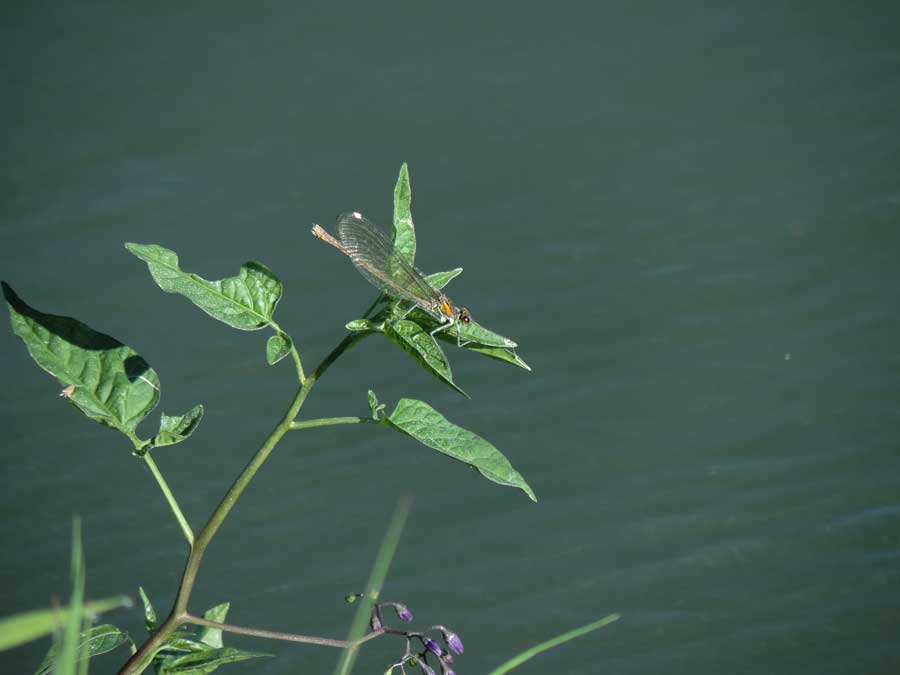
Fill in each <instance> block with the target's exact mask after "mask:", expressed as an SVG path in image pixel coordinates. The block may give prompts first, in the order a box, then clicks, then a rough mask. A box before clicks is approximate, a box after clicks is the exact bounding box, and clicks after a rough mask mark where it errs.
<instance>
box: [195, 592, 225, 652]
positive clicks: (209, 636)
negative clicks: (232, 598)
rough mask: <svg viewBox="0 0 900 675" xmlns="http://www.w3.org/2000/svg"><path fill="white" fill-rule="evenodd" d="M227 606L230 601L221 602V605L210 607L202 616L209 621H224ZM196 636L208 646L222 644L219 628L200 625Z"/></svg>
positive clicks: (216, 646) (217, 646)
mask: <svg viewBox="0 0 900 675" xmlns="http://www.w3.org/2000/svg"><path fill="white" fill-rule="evenodd" d="M229 607H231V603H230V602H223V603H222V604H221V605H216V606H215V607H211V608H210V609H208V610H206V611H205V612H204V613H203V618H204V619H208V620H209V621H215V622H217V623H225V618H226V617H227V616H228V608H229ZM198 637H199V638H200V641H201V642H203V643H204V644H208V645H209V646H210V647H215V648H221V647H222V646H224V645H223V644H222V629H221V628H213V627H211V626H201V627H200V633H199V636H198Z"/></svg>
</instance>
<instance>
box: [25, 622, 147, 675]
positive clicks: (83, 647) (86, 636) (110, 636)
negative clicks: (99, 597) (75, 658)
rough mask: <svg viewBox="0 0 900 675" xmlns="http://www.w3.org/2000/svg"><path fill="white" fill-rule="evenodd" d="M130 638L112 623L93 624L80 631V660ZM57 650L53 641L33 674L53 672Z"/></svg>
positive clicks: (112, 648) (100, 652) (105, 651)
mask: <svg viewBox="0 0 900 675" xmlns="http://www.w3.org/2000/svg"><path fill="white" fill-rule="evenodd" d="M130 639H131V638H129V637H128V633H125V632H123V631H121V630H119V629H118V628H116V627H115V626H113V625H112V624H108V623H107V624H103V625H101V626H94V627H93V628H89V629H88V630H86V631H84V632H83V633H81V637H80V640H79V642H78V645H77V647H78V653H79V654H83V655H84V656H82V657H81V659H82V660H83V659H85V658H88V659H90V658H93V657H95V656H100V654H106V653H107V652H111V651H112V650H114V649H116V648H118V647H119V646H121V645H123V644H125V643H126V642H128V641H130ZM59 651H60V645H59V644H58V643H54V644H53V646H52V647H50V651H49V652H47V656H45V657H44V660H43V662H41V665H40V666H39V667H38V669H37V670H36V671H35V675H49V674H50V673H51V672H53V671H54V670H55V669H56V666H57V662H58V660H59Z"/></svg>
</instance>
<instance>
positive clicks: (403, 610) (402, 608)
mask: <svg viewBox="0 0 900 675" xmlns="http://www.w3.org/2000/svg"><path fill="white" fill-rule="evenodd" d="M394 609H396V610H397V616H399V617H400V620H401V621H407V622H409V621H412V619H413V615H412V612H410V611H409V607H407V606H406V605H400V604H397V605H394Z"/></svg>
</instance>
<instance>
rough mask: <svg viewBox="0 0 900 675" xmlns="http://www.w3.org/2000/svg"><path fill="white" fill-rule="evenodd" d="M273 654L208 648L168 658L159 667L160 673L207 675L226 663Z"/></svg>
mask: <svg viewBox="0 0 900 675" xmlns="http://www.w3.org/2000/svg"><path fill="white" fill-rule="evenodd" d="M269 656H272V654H264V653H262V652H250V651H245V650H242V649H235V648H234V647H223V648H221V649H208V650H205V651H200V652H194V653H192V654H185V655H184V656H179V657H177V658H173V659H168V660H166V661H165V662H164V663H163V664H162V665H160V667H159V675H175V674H176V673H177V674H178V675H207V674H208V673H211V672H213V671H214V670H216V669H217V668H218V667H219V666H224V665H225V664H226V663H235V662H237V661H246V660H248V659H258V658H262V657H269Z"/></svg>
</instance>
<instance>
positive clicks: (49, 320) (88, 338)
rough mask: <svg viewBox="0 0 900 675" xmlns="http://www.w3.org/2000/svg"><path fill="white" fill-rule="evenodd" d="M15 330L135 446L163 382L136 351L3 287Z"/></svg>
mask: <svg viewBox="0 0 900 675" xmlns="http://www.w3.org/2000/svg"><path fill="white" fill-rule="evenodd" d="M3 295H4V297H5V298H6V302H7V303H8V304H9V315H10V319H11V320H12V327H13V331H14V332H15V333H16V335H18V336H19V337H20V338H22V340H23V341H24V342H25V345H26V347H28V351H29V353H30V354H31V357H32V358H33V359H34V360H35V361H36V362H37V364H38V365H39V366H40V367H41V368H43V369H44V370H46V371H47V372H48V373H50V374H51V375H53V376H54V377H55V378H56V379H57V380H59V382H60V384H62V385H63V386H64V387H65V389H64V390H63V395H64V398H65V399H67V400H68V401H69V402H70V403H72V404H73V405H74V406H75V407H77V408H78V409H79V410H80V411H81V412H82V413H84V414H85V415H86V416H87V417H89V418H90V419H92V420H94V421H96V422H100V423H101V424H105V425H107V426H110V427H113V428H114V429H118V430H119V431H121V432H122V433H123V434H125V435H126V436H128V437H129V438H130V439H131V440H132V442H133V443H135V445H138V444H139V441H138V439H137V437H136V436H135V429H136V428H137V425H138V424H140V422H141V420H143V419H144V418H145V417H146V416H147V415H148V414H149V413H150V411H151V410H153V408H154V407H156V404H157V402H158V401H159V378H158V377H157V375H156V372H155V371H154V370H153V369H152V368H151V367H150V366H149V364H148V363H147V362H146V361H145V360H144V359H142V358H141V357H140V356H139V355H138V354H137V352H135V351H134V350H133V349H131V347H127V346H126V345H124V344H122V343H121V342H119V341H118V340H116V339H114V338H112V337H110V336H109V335H104V334H103V333H99V332H97V331H95V330H94V329H92V328H90V327H89V326H87V325H85V324H83V323H81V322H80V321H77V320H76V319H72V318H70V317H67V316H55V315H53V314H44V313H42V312H39V311H38V310H36V309H34V308H32V307H29V306H28V305H27V304H25V302H24V301H23V300H22V299H21V298H20V297H19V296H18V295H16V293H15V291H13V289H12V288H11V287H10V286H9V285H7V284H6V283H5V282H4V283H3Z"/></svg>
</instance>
